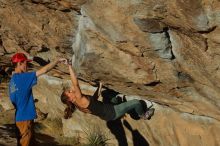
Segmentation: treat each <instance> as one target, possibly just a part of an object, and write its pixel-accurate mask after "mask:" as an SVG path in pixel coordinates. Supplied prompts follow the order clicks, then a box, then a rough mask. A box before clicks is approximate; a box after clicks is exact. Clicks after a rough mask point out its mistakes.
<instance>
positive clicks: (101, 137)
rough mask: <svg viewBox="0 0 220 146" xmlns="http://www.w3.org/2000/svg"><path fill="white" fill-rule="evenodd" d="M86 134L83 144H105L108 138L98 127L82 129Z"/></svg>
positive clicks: (98, 145) (96, 145)
mask: <svg viewBox="0 0 220 146" xmlns="http://www.w3.org/2000/svg"><path fill="white" fill-rule="evenodd" d="M84 132H85V134H86V139H87V143H86V144H85V146H107V145H108V143H107V141H108V140H109V139H108V137H107V135H106V134H105V133H104V132H103V131H101V129H100V128H97V127H96V128H95V127H94V128H92V129H90V130H85V131H84Z"/></svg>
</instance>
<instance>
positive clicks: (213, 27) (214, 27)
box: [198, 26, 217, 34]
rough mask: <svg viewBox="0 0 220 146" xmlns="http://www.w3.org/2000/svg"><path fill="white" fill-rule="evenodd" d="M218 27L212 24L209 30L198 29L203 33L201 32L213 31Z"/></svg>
mask: <svg viewBox="0 0 220 146" xmlns="http://www.w3.org/2000/svg"><path fill="white" fill-rule="evenodd" d="M216 28H217V26H212V27H211V28H208V29H207V30H201V31H198V33H201V34H206V33H210V32H212V31H214V30H215V29H216Z"/></svg>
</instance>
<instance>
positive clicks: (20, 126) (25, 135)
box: [16, 120, 35, 146]
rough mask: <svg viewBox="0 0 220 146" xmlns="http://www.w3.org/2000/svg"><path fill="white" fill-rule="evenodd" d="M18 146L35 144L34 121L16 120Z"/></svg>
mask: <svg viewBox="0 0 220 146" xmlns="http://www.w3.org/2000/svg"><path fill="white" fill-rule="evenodd" d="M16 127H17V142H18V146H34V145H35V139H34V121H33V120H30V121H21V122H16Z"/></svg>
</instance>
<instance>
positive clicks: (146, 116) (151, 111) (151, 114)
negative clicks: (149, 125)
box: [140, 108, 155, 120]
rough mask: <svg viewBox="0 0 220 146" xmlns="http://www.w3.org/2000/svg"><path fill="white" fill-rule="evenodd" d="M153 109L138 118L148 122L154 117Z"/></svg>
mask: <svg viewBox="0 0 220 146" xmlns="http://www.w3.org/2000/svg"><path fill="white" fill-rule="evenodd" d="M154 111H155V109H154V108H151V109H149V110H147V111H146V112H145V113H144V114H143V115H141V116H140V118H142V119H144V120H150V118H151V117H152V116H153V115H154Z"/></svg>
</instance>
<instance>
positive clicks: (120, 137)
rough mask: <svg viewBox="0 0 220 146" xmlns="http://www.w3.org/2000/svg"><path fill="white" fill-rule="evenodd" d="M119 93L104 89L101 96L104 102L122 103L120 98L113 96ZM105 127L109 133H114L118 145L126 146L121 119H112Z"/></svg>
mask: <svg viewBox="0 0 220 146" xmlns="http://www.w3.org/2000/svg"><path fill="white" fill-rule="evenodd" d="M118 94H119V93H118V92H115V91H114V90H104V91H102V97H103V102H104V103H111V104H120V103H122V102H123V101H122V99H121V98H115V97H116V96H117V95H118ZM106 124H107V127H108V128H109V129H110V131H111V133H112V134H114V135H115V138H116V139H117V141H118V145H119V146H128V142H127V138H126V134H125V130H124V127H123V124H122V122H121V119H117V120H114V121H108V122H107V123H106Z"/></svg>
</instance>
